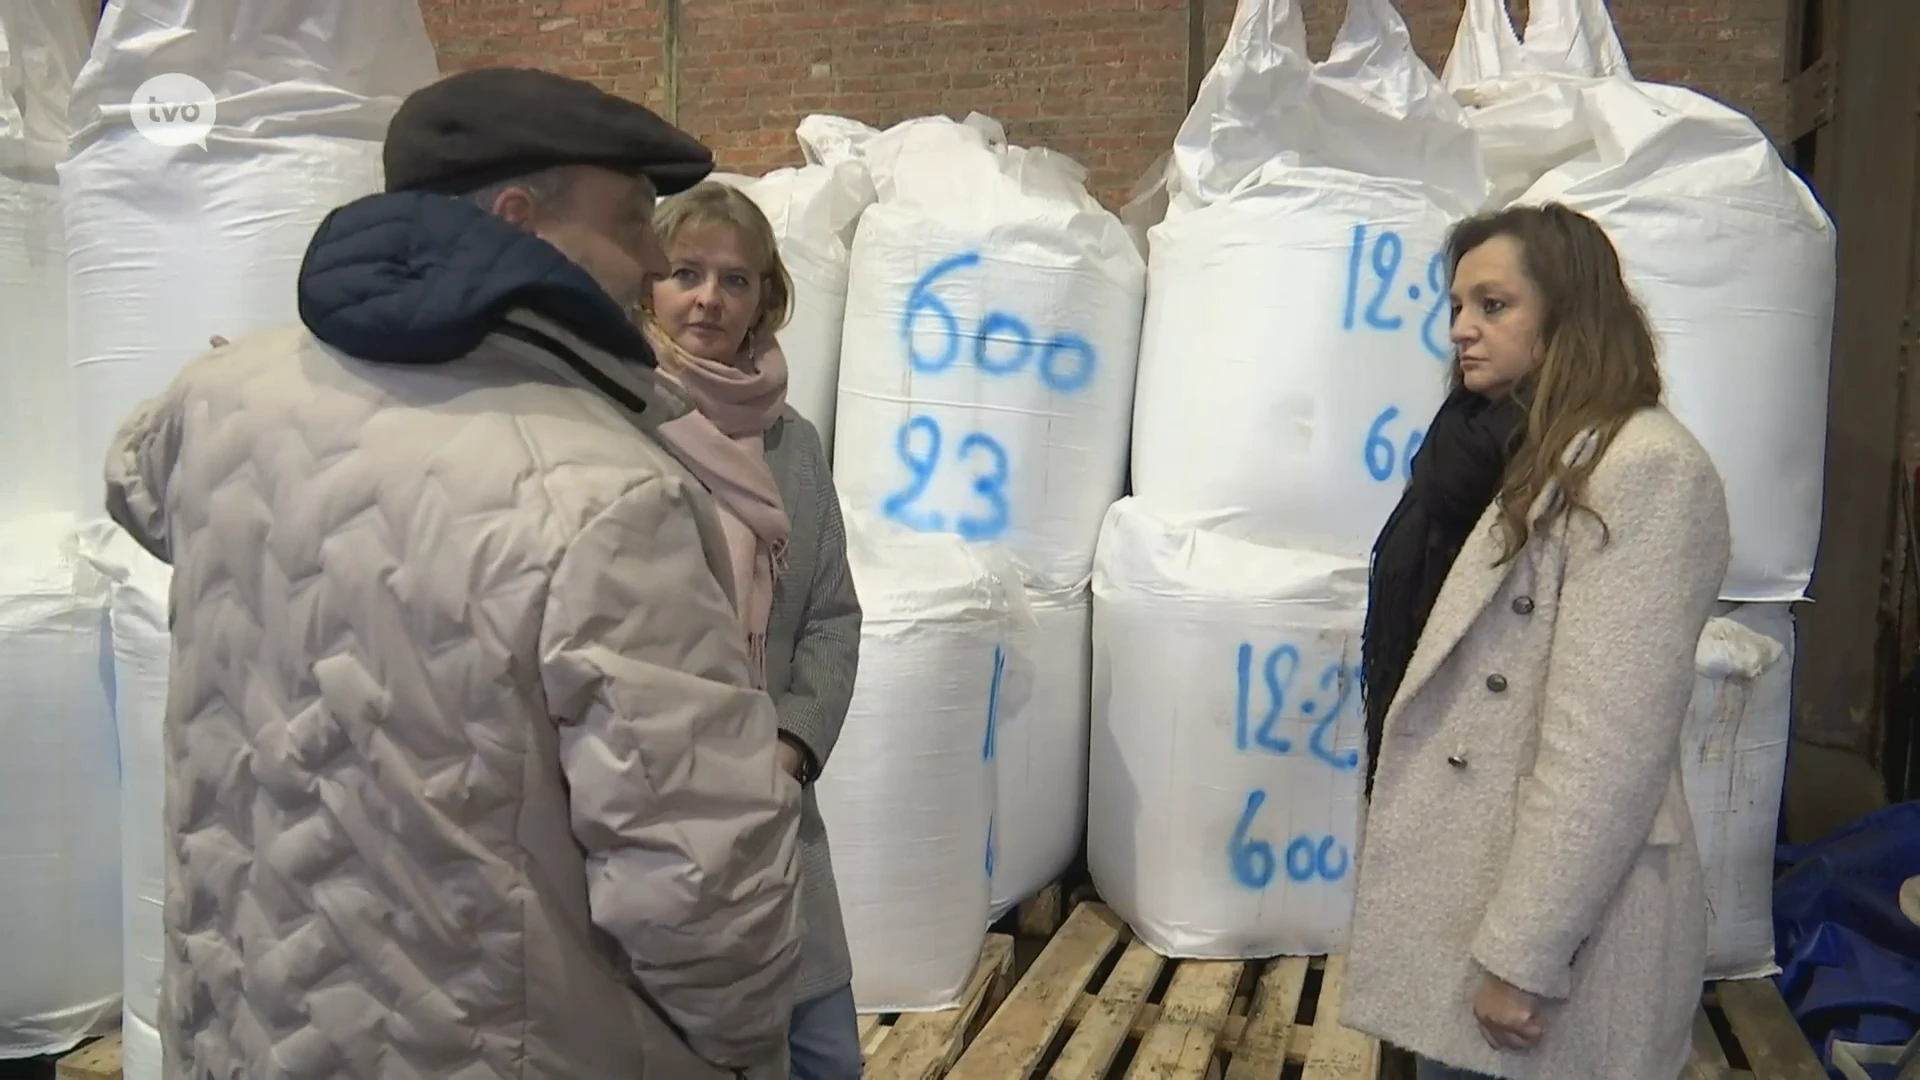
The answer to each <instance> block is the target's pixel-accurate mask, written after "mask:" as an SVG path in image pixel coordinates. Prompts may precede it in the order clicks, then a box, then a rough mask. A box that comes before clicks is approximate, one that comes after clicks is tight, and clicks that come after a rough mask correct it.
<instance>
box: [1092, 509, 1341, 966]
mask: <svg viewBox="0 0 1920 1080" xmlns="http://www.w3.org/2000/svg"><path fill="white" fill-rule="evenodd" d="M1366 583H1367V567H1366V564H1365V563H1363V562H1359V561H1356V560H1350V559H1343V558H1340V557H1337V556H1331V555H1321V554H1316V553H1313V552H1304V551H1285V550H1280V549H1275V548H1267V547H1260V546H1258V545H1254V544H1249V543H1246V542H1244V541H1240V540H1235V539H1232V538H1230V537H1224V536H1221V535H1219V534H1217V533H1213V532H1209V531H1207V530H1205V529H1203V528H1197V527H1194V526H1192V525H1190V524H1170V523H1167V522H1165V521H1162V520H1160V519H1158V518H1156V517H1154V516H1152V515H1150V514H1149V513H1148V512H1147V511H1146V509H1145V507H1144V504H1142V503H1141V502H1139V501H1137V500H1132V499H1128V500H1123V501H1121V502H1120V503H1118V504H1116V505H1115V506H1114V508H1113V511H1112V513H1111V514H1110V515H1109V516H1108V518H1107V523H1106V527H1105V529H1104V530H1103V531H1102V533H1101V537H1100V553H1099V557H1098V558H1097V559H1096V561H1095V563H1094V575H1093V593H1094V618H1093V725H1092V750H1091V754H1090V764H1089V781H1088V795H1087V859H1088V863H1089V867H1090V869H1091V870H1092V873H1093V881H1094V884H1095V886H1096V887H1098V889H1099V890H1100V895H1101V896H1102V897H1103V898H1105V899H1106V901H1107V902H1108V903H1109V904H1111V905H1112V906H1113V909H1114V910H1115V911H1116V912H1118V913H1119V914H1120V915H1121V917H1122V918H1124V919H1126V921H1127V923H1128V925H1130V926H1132V927H1133V929H1134V931H1135V933H1137V934H1139V935H1140V939H1141V940H1142V941H1144V942H1146V943H1147V944H1148V945H1149V946H1151V947H1152V948H1153V949H1154V950H1155V951H1156V952H1159V953H1161V954H1163V955H1167V956H1174V957H1204V958H1212V959H1244V958H1251V957H1262V956H1274V955H1280V954H1286V955H1317V954H1320V953H1328V952H1338V951H1340V950H1341V949H1342V948H1343V947H1344V944H1345V941H1346V936H1347V928H1348V922H1349V915H1350V911H1351V908H1352V904H1353V876H1352V875H1353V868H1354V864H1355V858H1356V856H1357V853H1358V851H1359V838H1360V824H1361V803H1360V785H1361V776H1362V773H1363V770H1362V764H1363V762H1362V760H1361V759H1362V756H1363V754H1364V752H1365V751H1364V747H1365V742H1366V739H1365V734H1364V732H1363V729H1362V720H1361V710H1360V687H1359V679H1358V670H1357V669H1358V667H1359V663H1360V631H1361V626H1362V624H1363V622H1364V619H1365V609H1366Z"/></svg>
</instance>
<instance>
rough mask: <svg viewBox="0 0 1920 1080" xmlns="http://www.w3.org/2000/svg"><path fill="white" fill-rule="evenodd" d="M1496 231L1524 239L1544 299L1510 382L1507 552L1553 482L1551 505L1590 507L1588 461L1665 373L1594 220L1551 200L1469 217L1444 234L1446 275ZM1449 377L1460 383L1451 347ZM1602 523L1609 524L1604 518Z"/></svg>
mask: <svg viewBox="0 0 1920 1080" xmlns="http://www.w3.org/2000/svg"><path fill="white" fill-rule="evenodd" d="M1500 236H1506V237H1511V238H1512V239H1514V240H1515V241H1517V242H1518V243H1519V245H1520V252H1521V268H1522V270H1523V271H1524V272H1525V274H1526V275H1527V278H1528V279H1529V280H1530V281H1532V283H1533V285H1534V287H1535V288H1536V289H1538V290H1539V293H1540V298H1541V301H1542V303H1543V306H1544V317H1543V319H1542V321H1541V325H1540V340H1541V347H1542V348H1541V359H1540V364H1539V366H1538V367H1536V368H1535V369H1534V370H1533V372H1532V373H1531V374H1529V375H1528V376H1527V377H1526V378H1525V379H1523V380H1521V382H1520V385H1519V386H1517V387H1515V388H1514V395H1515V398H1516V400H1517V401H1518V402H1519V403H1520V404H1521V405H1523V406H1524V407H1525V408H1526V410H1527V424H1526V433H1525V435H1524V436H1523V438H1522V440H1521V443H1520V445H1519V447H1517V448H1516V449H1515V451H1514V454H1513V457H1512V459H1511V460H1510V461H1509V462H1508V464H1507V470H1506V475H1505V477H1504V478H1503V479H1502V481H1501V485H1500V497H1499V502H1500V519H1499V527H1500V531H1501V554H1500V562H1501V563H1505V562H1507V561H1508V560H1510V559H1512V558H1513V557H1514V556H1516V555H1518V554H1519V553H1520V551H1521V549H1522V548H1524V547H1525V546H1526V543H1527V538H1528V537H1529V535H1531V533H1532V528H1533V525H1532V522H1530V521H1529V520H1528V518H1527V514H1528V512H1529V510H1530V509H1531V507H1532V506H1533V504H1534V502H1535V501H1536V500H1537V499H1538V498H1539V496H1540V494H1541V493H1542V492H1543V491H1545V490H1547V488H1548V487H1549V486H1550V485H1556V484H1557V485H1558V488H1559V493H1560V500H1559V502H1558V504H1557V505H1556V506H1555V507H1554V508H1553V512H1555V513H1566V514H1571V513H1573V512H1575V511H1582V512H1585V513H1588V514H1594V511H1593V509H1592V507H1590V506H1588V505H1587V503H1586V493H1587V481H1588V478H1589V477H1591V476H1592V475H1593V469H1594V466H1595V465H1596V464H1598V463H1599V460H1600V458H1601V456H1602V455H1604V454H1605V453H1606V451H1607V448H1608V447H1609V446H1611V445H1612V443H1613V439H1614V437H1615V436H1616V435H1618V434H1619V433H1620V429H1621V428H1622V427H1623V426H1625V425H1626V422H1627V420H1628V419H1629V418H1631V417H1632V416H1633V415H1634V413H1636V412H1638V411H1640V410H1641V409H1645V408H1647V407H1649V406H1654V405H1658V404H1659V403H1660V399H1661V382H1660V363H1659V357H1658V355H1657V353H1656V351H1655V348H1654V342H1653V330H1652V328H1651V327H1650V326H1649V325H1648V324H1647V317H1646V313H1645V312H1644V311H1642V310H1641V308H1640V305H1639V303H1638V302H1636V301H1635V300H1634V297H1633V293H1632V291H1631V290H1629V289H1628V288H1627V282H1626V277H1625V275H1624V274H1623V273H1622V272H1621V269H1620V256H1619V253H1618V252H1617V251H1615V250H1614V247H1613V242H1612V241H1611V240H1609V239H1608V238H1607V234H1606V232H1605V231H1604V230H1603V229H1601V228H1600V226H1599V224H1598V223H1597V222H1595V221H1594V220H1593V219H1592V218H1590V217H1587V216H1586V215H1584V214H1581V213H1579V212H1577V211H1574V210H1571V209H1569V208H1567V207H1565V206H1562V205H1560V204H1558V203H1548V204H1546V205H1544V206H1515V207H1510V208H1508V209H1506V210H1501V211H1499V212H1497V213H1492V214H1483V215H1480V216H1478V217H1472V218H1468V219H1467V220H1465V221H1462V222H1460V223H1459V224H1458V225H1455V226H1454V228H1453V231H1452V232H1451V233H1450V234H1449V235H1448V237H1447V247H1446V257H1447V268H1448V277H1449V280H1451V278H1452V275H1453V273H1454V272H1455V271H1457V270H1458V269H1459V268H1460V260H1461V259H1462V258H1463V257H1465V255H1466V254H1467V252H1469V251H1472V250H1473V249H1474V248H1477V247H1479V246H1480V245H1482V244H1484V243H1486V242H1487V241H1489V240H1492V239H1494V238H1495V237H1500ZM1452 382H1453V385H1454V386H1455V387H1458V386H1459V385H1460V364H1459V361H1458V359H1457V358H1456V360H1455V361H1454V364H1453V370H1452ZM1588 432H1592V433H1593V434H1594V435H1595V436H1596V438H1597V442H1596V443H1595V445H1594V448H1593V452H1592V453H1583V454H1581V455H1580V456H1579V457H1578V458H1577V459H1574V460H1569V450H1570V449H1571V448H1572V447H1573V445H1574V443H1575V441H1576V440H1578V439H1580V438H1581V437H1582V436H1584V435H1586V434H1587V433H1588ZM1594 517H1595V519H1596V520H1598V518H1599V515H1598V514H1594ZM1600 526H1601V530H1602V535H1603V536H1604V535H1605V530H1606V522H1604V521H1601V522H1600Z"/></svg>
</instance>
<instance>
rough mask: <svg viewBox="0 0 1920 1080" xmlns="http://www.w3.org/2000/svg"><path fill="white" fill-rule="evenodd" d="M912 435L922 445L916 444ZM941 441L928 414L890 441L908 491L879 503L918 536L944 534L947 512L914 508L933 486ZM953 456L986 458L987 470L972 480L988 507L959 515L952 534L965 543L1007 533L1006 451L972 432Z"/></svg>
mask: <svg viewBox="0 0 1920 1080" xmlns="http://www.w3.org/2000/svg"><path fill="white" fill-rule="evenodd" d="M916 433H917V434H918V435H919V436H920V439H919V442H920V443H922V444H924V445H923V446H920V445H916V440H915V435H916ZM943 441H944V440H943V439H942V438H941V434H940V422H939V421H938V420H935V419H934V418H933V417H931V416H916V417H914V418H913V419H911V420H908V421H907V422H906V424H905V425H903V426H902V427H901V428H900V433H899V434H898V435H897V436H895V438H894V445H893V448H894V453H896V454H898V455H899V457H900V461H901V462H902V463H903V464H905V465H906V467H907V472H908V473H910V474H911V477H910V479H909V480H908V481H907V486H906V487H904V488H902V489H900V490H899V491H896V492H894V493H893V494H891V495H889V496H887V497H886V499H884V500H883V501H882V502H881V503H880V510H881V512H882V513H883V514H885V515H886V516H887V517H889V518H892V519H893V520H894V521H897V522H899V523H900V524H902V525H905V526H906V527H907V528H909V529H914V530H916V531H919V532H945V531H946V530H947V516H946V515H945V514H942V513H941V512H940V511H938V510H921V509H917V508H915V506H914V504H915V503H917V502H918V501H919V500H920V497H921V496H922V495H924V494H926V491H927V485H929V484H931V483H932V482H933V474H934V472H935V470H936V469H937V468H938V467H939V464H940V444H941V443H942V442H943ZM955 456H956V457H958V458H960V459H961V460H962V461H969V460H973V459H976V458H981V457H984V458H986V461H987V466H988V468H987V472H986V474H985V475H983V476H976V477H974V480H973V491H974V494H976V495H978V496H980V498H981V499H983V500H984V501H985V502H986V504H987V512H986V514H984V515H981V516H975V515H970V514H962V515H960V516H959V517H957V518H956V519H955V520H954V522H953V527H954V531H956V532H958V533H959V534H960V536H961V537H962V538H963V539H966V540H972V541H981V540H992V539H993V538H995V537H997V536H999V535H1000V534H1001V533H1003V532H1005V531H1006V529H1007V523H1008V521H1009V520H1010V518H1011V517H1012V507H1011V506H1010V505H1009V503H1008V501H1007V469H1008V464H1007V448H1006V447H1004V446H1001V445H1000V441H999V440H998V439H995V438H994V437H993V436H991V435H988V434H986V433H985V432H980V431H972V432H968V433H967V434H966V436H964V437H963V438H962V439H961V440H960V448H959V450H958V451H957V452H956V454H955Z"/></svg>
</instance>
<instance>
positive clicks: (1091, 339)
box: [834, 117, 1146, 589]
mask: <svg viewBox="0 0 1920 1080" xmlns="http://www.w3.org/2000/svg"><path fill="white" fill-rule="evenodd" d="M864 153H865V157H866V161H867V165H868V168H869V169H870V170H871V175H872V176H873V180H874V185H875V188H876V190H877V191H878V194H879V201H878V202H877V203H875V204H874V205H873V206H871V207H869V208H868V209H867V211H866V213H865V214H864V215H863V216H862V217H861V219H860V225H859V228H858V230H857V232H856V234H855V237H854V243H853V269H852V277H851V279H850V282H849V285H848V291H847V313H846V331H845V336H844V338H843V340H842V342H841V355H840V395H839V406H838V413H837V415H836V416H835V418H834V424H835V428H836V431H835V435H834V481H835V483H836V484H837V485H838V486H839V489H840V493H841V496H842V497H843V498H844V499H846V500H847V502H848V503H849V505H851V506H854V507H856V508H859V509H861V510H864V511H868V512H872V513H875V514H878V515H880V516H882V517H884V518H887V519H888V520H891V521H893V522H895V523H897V524H900V525H904V526H906V527H908V528H911V529H917V530H922V531H928V532H947V533H954V534H958V535H959V536H961V537H962V538H963V539H965V540H968V541H971V542H991V543H996V544H1003V545H1005V546H1006V547H1007V548H1008V549H1009V550H1011V551H1012V552H1013V553H1014V555H1015V556H1016V557H1017V558H1018V559H1019V561H1020V563H1021V564H1022V567H1023V570H1022V573H1023V574H1024V575H1025V576H1026V578H1027V580H1028V582H1029V583H1030V584H1032V585H1034V586H1035V587H1037V588H1044V589H1057V588H1074V587H1077V586H1078V585H1080V584H1082V583H1083V582H1084V581H1085V580H1086V576H1087V571H1088V568H1089V567H1090V566H1091V564H1092V561H1093V546H1094V542H1095V540H1096V538H1097V536H1098V533H1099V528H1100V518H1101V515H1102V514H1104V513H1105V512H1106V508H1107V506H1108V504H1109V503H1111V502H1112V501H1113V500H1114V499H1115V498H1116V497H1118V496H1119V494H1120V492H1121V490H1122V487H1123V485H1124V482H1125V479H1126V447H1127V415H1128V410H1129V408H1130V407H1131V402H1132V400H1133V384H1134V365H1135V360H1136V355H1137V352H1138V346H1139V334H1140V311H1141V303H1142V297H1143V294H1144V290H1145V277H1146V267H1145V263H1144V260H1143V259H1142V258H1141V256H1140V252H1139V250H1138V249H1137V248H1135V247H1134V245H1133V241H1132V240H1131V239H1130V238H1129V237H1128V235H1127V230H1126V228H1125V227H1124V226H1123V225H1121V223H1120V221H1119V219H1118V218H1116V217H1115V216H1114V215H1113V214H1112V213H1110V212H1109V211H1107V210H1105V209H1103V208H1102V207H1101V206H1100V205H1099V203H1097V202H1096V201H1094V199H1093V197H1092V196H1090V195H1088V194H1087V190H1086V186H1085V173H1084V171H1083V170H1081V169H1080V167H1079V166H1077V165H1075V164H1073V163H1072V162H1070V161H1068V160H1066V159H1065V158H1062V157H1060V156H1059V155H1056V154H1051V153H1048V152H1046V151H1042V150H1025V149H1022V148H1019V147H1010V146H1007V145H1006V144H1005V138H1004V135H1002V134H1001V133H1000V131H999V129H998V126H997V125H995V124H994V123H993V122H992V121H990V120H986V119H985V118H984V117H975V118H972V119H971V120H969V122H968V123H966V124H959V123H955V122H953V121H951V120H948V119H946V118H944V117H936V118H932V119H925V120H915V121H909V122H907V123H905V124H902V125H899V126H898V127H895V128H893V129H891V130H889V131H887V132H885V133H883V134H881V135H879V136H877V137H875V138H873V139H872V140H871V141H870V142H868V143H867V144H866V146H865V148H864Z"/></svg>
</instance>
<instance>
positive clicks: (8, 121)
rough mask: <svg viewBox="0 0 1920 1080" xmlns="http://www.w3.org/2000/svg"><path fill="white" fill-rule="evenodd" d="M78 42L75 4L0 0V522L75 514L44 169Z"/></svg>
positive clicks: (63, 297) (58, 266)
mask: <svg viewBox="0 0 1920 1080" xmlns="http://www.w3.org/2000/svg"><path fill="white" fill-rule="evenodd" d="M90 38H91V27H89V26H88V22H87V17H86V14H85V11H84V9H83V8H82V6H81V5H80V4H76V3H72V2H71V0H8V2H7V3H5V4H0V327H4V328H5V332H4V333H3V334H0V461H5V462H6V463H7V467H6V468H5V469H4V470H0V515H19V514H36V513H46V512H51V511H63V510H64V511H71V510H74V509H76V507H75V506H74V504H73V502H72V499H73V490H72V475H71V455H70V453H69V448H70V445H71V441H72V432H73V427H74V423H75V416H74V398H73V390H72V385H71V377H70V371H69V369H68V367H67V271H66V240H65V236H64V229H63V228H62V226H61V221H60V190H59V186H58V182H57V176H56V174H55V172H54V167H55V165H56V164H57V163H58V162H59V160H60V158H61V156H62V155H63V154H65V153H66V148H67V98H68V95H69V93H70V92H71V91H72V89H73V79H74V76H75V75H76V74H77V73H78V72H79V70H80V65H81V63H82V62H83V61H84V60H85V59H86V54H87V44H88V41H89V40H90ZM96 502H97V500H96Z"/></svg>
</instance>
